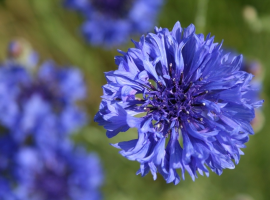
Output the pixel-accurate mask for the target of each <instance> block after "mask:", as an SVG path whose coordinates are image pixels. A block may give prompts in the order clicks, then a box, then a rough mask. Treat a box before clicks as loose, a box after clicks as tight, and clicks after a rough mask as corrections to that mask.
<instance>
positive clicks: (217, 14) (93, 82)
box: [0, 0, 270, 200]
mask: <svg viewBox="0 0 270 200" xmlns="http://www.w3.org/2000/svg"><path fill="white" fill-rule="evenodd" d="M82 21H83V18H82V17H81V16H80V15H79V14H78V13H76V12H71V11H68V10H66V9H64V8H63V7H62V1H61V0H0V60H1V61H4V59H5V58H6V48H7V45H8V43H9V41H11V40H12V39H16V38H24V39H26V40H27V41H29V42H30V43H31V44H32V46H33V47H34V49H35V50H36V51H37V52H38V53H39V55H40V57H41V60H45V59H48V58H51V59H54V60H55V61H56V62H58V63H59V64H62V65H73V66H77V67H78V68H80V69H81V70H82V72H83V74H84V76H85V81H86V83H87V86H88V98H87V100H86V101H85V105H86V108H87V111H88V113H89V116H90V123H89V124H88V125H87V126H86V127H85V128H83V129H82V130H81V131H79V132H78V133H77V134H76V135H75V136H74V140H75V141H76V142H77V143H78V144H81V145H84V146H86V147H87V149H88V150H91V151H95V152H97V153H98V154H99V155H100V157H101V160H102V163H103V166H104V171H105V184H104V186H103V187H102V192H103V194H104V199H108V200H137V199H141V200H144V199H145V200H146V199H147V200H149V199H155V200H159V199H160V200H161V199H162V200H164V199H181V200H196V199H200V200H217V199H219V200H268V199H270V190H269V185H270V170H269V166H270V156H269V152H270V144H269V141H270V134H269V131H270V124H268V118H269V117H270V109H269V103H268V99H269V95H270V92H268V91H270V79H269V78H268V75H270V69H269V67H270V50H269V49H270V1H269V0H218V1H217V0H189V1H185V0H177V1H175V0H167V1H165V4H164V7H163V8H162V10H161V13H160V15H159V17H158V22H157V24H156V25H157V26H161V27H167V28H169V29H171V28H172V27H173V25H174V23H175V22H176V21H180V22H181V25H182V26H183V27H186V26H188V25H189V24H191V23H194V24H195V25H196V27H197V33H200V32H202V33H204V34H208V33H209V32H211V33H212V35H215V36H216V37H215V41H216V42H221V41H222V40H224V46H225V47H227V48H230V49H233V50H235V51H237V52H239V53H242V54H243V55H244V56H245V57H246V58H247V59H249V60H258V61H260V62H261V64H262V66H263V67H264V76H265V79H264V85H263V94H262V98H263V99H265V103H264V107H263V112H264V115H265V125H264V127H263V128H262V129H261V130H260V131H259V132H258V133H256V134H255V135H254V136H251V137H250V141H249V142H248V143H247V148H246V149H244V153H245V155H244V156H242V157H241V160H240V163H239V164H238V165H237V166H236V168H235V169H234V170H229V169H226V170H225V171H224V172H223V174H222V175H221V176H218V175H216V174H214V173H210V177H208V178H207V177H202V176H199V178H198V179H196V181H195V182H193V181H192V180H191V178H190V177H189V175H186V180H185V181H183V180H182V181H181V182H180V183H179V184H178V185H177V186H174V185H173V184H166V183H165V181H164V180H163V178H162V177H161V176H158V179H157V180H156V181H153V179H152V176H151V175H150V174H149V175H147V176H146V177H144V178H141V177H140V176H136V175H135V172H136V171H137V169H138V168H139V163H137V162H132V161H128V160H127V159H125V158H123V157H122V156H121V155H120V154H118V150H117V149H115V148H113V147H112V146H110V145H109V143H116V142H118V141H123V140H125V139H131V138H134V137H133V136H135V130H130V131H128V132H126V133H121V134H120V135H119V136H117V137H115V138H113V139H108V138H107V137H106V134H105V130H104V129H103V128H102V127H98V126H97V124H96V123H94V122H93V118H94V115H95V113H96V112H97V111H98V106H99V103H100V100H101V99H100V96H101V95H102V89H101V86H102V85H103V84H105V83H106V80H105V78H104V75H103V72H106V71H110V70H115V69H116V65H115V64H114V56H115V55H118V53H117V50H116V49H105V50H104V49H102V48H100V47H91V46H90V45H88V44H86V43H85V42H84V40H83V38H81V37H80V33H79V26H80V25H81V23H82ZM153 29H154V27H153ZM138 38H139V37H137V38H136V37H135V38H133V39H135V40H138ZM129 47H133V44H132V43H131V42H130V43H128V44H126V45H125V46H122V47H119V48H120V49H121V50H123V51H126V50H127V49H128V48H129ZM71 92H72V91H71Z"/></svg>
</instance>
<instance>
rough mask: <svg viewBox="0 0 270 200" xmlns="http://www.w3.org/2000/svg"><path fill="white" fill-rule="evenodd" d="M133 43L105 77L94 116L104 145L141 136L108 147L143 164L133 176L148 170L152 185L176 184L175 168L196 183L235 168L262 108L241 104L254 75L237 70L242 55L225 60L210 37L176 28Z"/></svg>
mask: <svg viewBox="0 0 270 200" xmlns="http://www.w3.org/2000/svg"><path fill="white" fill-rule="evenodd" d="M134 44H135V48H131V49H129V50H128V51H127V52H122V51H119V52H120V53H121V54H122V56H117V57H115V63H116V64H117V65H118V69H117V70H116V71H111V72H107V73H106V74H105V75H106V78H107V82H108V83H107V84H106V85H104V86H103V96H102V98H103V100H102V102H101V104H100V109H99V112H98V113H97V114H96V116H95V121H96V122H98V123H99V124H100V125H102V126H104V127H105V129H107V136H108V137H109V138H111V137H114V136H115V135H117V134H118V133H119V132H124V131H127V130H128V129H129V128H133V127H135V128H137V129H138V138H137V139H134V140H131V141H125V142H119V143H117V144H113V146H114V147H117V148H119V149H122V150H121V151H120V153H121V154H122V155H123V156H124V157H126V158H127V159H129V160H136V161H138V162H139V163H140V169H139V171H138V172H137V174H141V175H142V176H145V175H146V174H147V173H148V172H149V171H151V173H152V174H153V176H154V179H156V177H157V175H156V173H157V172H159V173H160V174H162V176H163V177H164V179H165V180H166V182H167V183H170V182H174V184H177V183H178V182H179V181H180V177H179V175H178V173H177V172H176V169H181V170H182V177H183V179H184V173H185V171H187V172H188V173H189V174H190V176H191V177H192V179H193V180H194V179H195V178H197V171H198V172H199V173H200V174H201V175H203V173H205V174H206V175H207V176H208V175H209V171H208V168H210V169H211V170H212V171H213V172H215V173H217V174H218V175H220V174H221V173H222V171H223V169H225V168H229V169H233V168H234V167H235V164H238V162H239V159H240V155H242V154H243V152H242V151H241V150H240V149H241V148H244V147H245V145H244V143H246V142H247V141H248V139H249V135H250V134H253V133H254V132H253V129H252V127H251V125H250V122H251V120H252V119H253V118H254V116H255V114H254V108H256V107H258V106H261V104H262V102H263V101H256V102H253V101H251V100H250V99H248V98H245V97H244V95H245V94H246V93H247V92H249V91H250V85H249V82H250V81H251V79H252V77H253V76H252V75H251V74H249V73H247V72H244V71H240V70H239V69H240V67H241V63H242V56H241V55H240V56H235V57H234V58H233V59H232V60H231V59H229V54H225V55H224V53H223V51H222V48H221V46H222V44H218V43H214V37H210V35H208V36H207V37H206V38H204V36H203V34H196V33H195V27H194V25H192V24H191V25H190V26H188V27H187V28H185V29H183V28H182V27H181V26H180V23H179V22H177V23H176V24H175V26H174V28H173V30H172V31H171V32H170V31H169V30H168V29H166V28H164V29H162V28H156V29H155V33H149V34H147V35H146V36H142V37H141V39H140V42H135V41H134ZM139 114H140V115H139ZM232 160H234V162H233V161H232ZM207 167H208V168H207Z"/></svg>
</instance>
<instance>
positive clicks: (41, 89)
mask: <svg viewBox="0 0 270 200" xmlns="http://www.w3.org/2000/svg"><path fill="white" fill-rule="evenodd" d="M58 91H59V89H58V88H56V87H55V86H54V84H48V83H46V82H42V81H35V82H33V83H32V84H30V85H22V86H21V93H20V95H19V98H18V100H19V102H20V103H23V102H27V101H28V99H29V98H30V97H32V96H33V95H35V94H36V95H39V96H40V97H41V98H42V99H43V100H44V101H47V102H50V104H51V105H53V106H54V108H55V110H56V111H57V110H60V109H61V108H62V106H63V105H62V104H63V102H62V101H61V95H60V94H59V92H58Z"/></svg>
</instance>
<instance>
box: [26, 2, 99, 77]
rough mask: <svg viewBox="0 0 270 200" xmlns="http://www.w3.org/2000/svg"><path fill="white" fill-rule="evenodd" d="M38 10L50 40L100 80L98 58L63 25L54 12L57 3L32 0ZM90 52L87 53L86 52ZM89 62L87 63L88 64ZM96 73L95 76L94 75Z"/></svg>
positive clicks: (39, 17) (74, 62)
mask: <svg viewBox="0 0 270 200" xmlns="http://www.w3.org/2000/svg"><path fill="white" fill-rule="evenodd" d="M30 2H31V4H32V5H33V7H34V9H33V10H35V11H36V13H35V14H36V15H37V17H38V20H39V22H40V23H41V24H40V25H41V26H42V28H43V31H44V34H46V35H47V36H48V37H49V39H50V41H51V42H52V43H53V44H54V45H55V46H56V48H58V49H59V50H60V51H61V52H63V53H64V54H65V56H66V57H68V58H69V60H70V62H72V63H73V64H75V65H78V66H79V67H80V68H83V70H84V71H85V72H87V73H89V74H92V76H91V79H94V81H96V82H100V77H101V76H100V75H101V74H102V73H99V69H98V68H97V67H96V66H98V60H97V59H95V58H94V57H93V54H91V53H89V51H88V50H87V49H86V48H85V47H83V45H82V44H80V43H79V42H78V41H77V40H76V39H75V38H74V37H73V36H72V35H71V34H70V33H69V31H68V30H66V28H65V27H64V26H63V23H61V21H60V20H58V18H57V16H55V13H54V12H53V10H52V8H55V5H54V4H53V3H52V1H47V0H40V1H34V0H32V1H30ZM87 52H88V54H87V55H86V53H87ZM86 63H87V64H86ZM93 74H94V76H93Z"/></svg>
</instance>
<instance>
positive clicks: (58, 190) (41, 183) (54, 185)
mask: <svg viewBox="0 0 270 200" xmlns="http://www.w3.org/2000/svg"><path fill="white" fill-rule="evenodd" d="M34 186H35V189H34V190H35V191H34V193H36V192H37V195H38V196H41V197H43V198H44V200H45V199H46V200H47V199H59V200H62V199H63V200H64V199H69V196H68V179H67V176H66V174H65V173H56V172H54V171H52V170H48V169H45V171H43V172H42V173H40V174H37V175H36V179H35V185H34Z"/></svg>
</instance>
